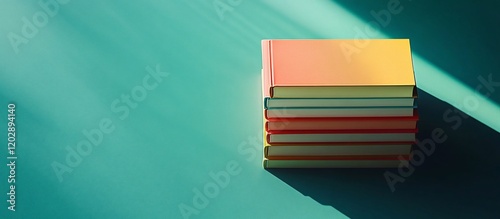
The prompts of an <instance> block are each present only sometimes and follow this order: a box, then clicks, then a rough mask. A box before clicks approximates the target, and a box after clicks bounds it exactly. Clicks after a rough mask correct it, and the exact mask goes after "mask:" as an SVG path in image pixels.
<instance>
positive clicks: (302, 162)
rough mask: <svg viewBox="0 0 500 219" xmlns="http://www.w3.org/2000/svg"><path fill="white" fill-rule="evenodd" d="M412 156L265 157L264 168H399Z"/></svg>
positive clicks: (407, 162)
mask: <svg viewBox="0 0 500 219" xmlns="http://www.w3.org/2000/svg"><path fill="white" fill-rule="evenodd" d="M409 159H410V156H403V157H401V156H344V157H342V156H338V157H323V158H315V157H294V159H290V158H287V159H264V160H263V166H264V168H397V167H399V166H400V165H403V166H407V165H408V164H409Z"/></svg>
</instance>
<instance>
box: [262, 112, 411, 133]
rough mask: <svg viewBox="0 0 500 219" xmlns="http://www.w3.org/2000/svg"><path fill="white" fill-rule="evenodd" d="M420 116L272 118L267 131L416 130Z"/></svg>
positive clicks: (265, 126)
mask: <svg viewBox="0 0 500 219" xmlns="http://www.w3.org/2000/svg"><path fill="white" fill-rule="evenodd" d="M417 121H418V114H416V112H415V114H414V115H413V116H403V117H337V118H270V119H268V120H265V121H264V129H265V130H266V131H288V130H296V131H298V130H359V129H415V128H416V127H417Z"/></svg>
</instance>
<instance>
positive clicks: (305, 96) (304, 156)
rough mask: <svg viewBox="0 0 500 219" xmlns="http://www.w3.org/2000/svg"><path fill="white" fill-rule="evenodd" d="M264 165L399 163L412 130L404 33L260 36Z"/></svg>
mask: <svg viewBox="0 0 500 219" xmlns="http://www.w3.org/2000/svg"><path fill="white" fill-rule="evenodd" d="M262 87H263V101H264V104H263V105H264V138H263V139H264V161H263V164H264V167H265V168H330V167H346V168H356V167H357V168H371V167H380V168H387V167H389V168H390V167H398V166H399V165H400V164H401V163H403V164H404V165H406V164H407V163H408V161H409V159H410V155H411V149H412V145H413V144H414V143H415V134H416V132H417V120H418V115H417V108H416V98H417V95H416V84H415V77H414V72H413V64H412V57H411V50H410V42H409V40H408V39H378V40H368V41H366V42H363V44H360V42H359V41H358V40H263V41H262Z"/></svg>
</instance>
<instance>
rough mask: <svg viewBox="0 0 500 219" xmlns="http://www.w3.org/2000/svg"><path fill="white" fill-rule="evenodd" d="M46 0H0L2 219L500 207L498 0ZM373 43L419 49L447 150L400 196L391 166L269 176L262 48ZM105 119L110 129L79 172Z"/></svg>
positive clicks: (430, 159) (424, 104) (327, 214)
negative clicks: (10, 132)
mask: <svg viewBox="0 0 500 219" xmlns="http://www.w3.org/2000/svg"><path fill="white" fill-rule="evenodd" d="M40 2H42V3H47V4H45V6H47V5H49V6H48V9H44V6H43V5H44V4H40ZM40 2H39V1H23V2H20V1H14V0H4V1H2V2H0V8H1V11H2V13H0V22H1V25H0V39H1V40H0V48H1V50H0V118H1V119H0V121H1V122H0V136H1V137H0V142H1V143H0V147H1V149H0V164H1V165H0V191H1V194H4V195H0V201H2V202H3V203H4V204H2V205H0V218H183V214H182V210H181V209H184V211H185V212H187V210H186V209H188V208H189V209H190V210H191V213H192V214H191V215H190V216H189V218H428V217H438V218H471V217H481V218H495V217H498V215H499V214H500V190H499V189H498V185H499V183H500V175H499V173H498V170H499V168H500V162H499V159H498V158H499V157H500V149H499V146H500V145H499V142H500V135H499V131H500V108H499V106H498V104H499V103H500V91H499V90H500V84H499V83H500V74H499V69H500V66H499V62H498V60H499V58H500V56H499V54H498V51H500V44H499V43H498V39H500V30H499V28H498V24H499V23H500V16H499V14H498V11H497V10H498V8H499V7H500V3H498V1H482V2H481V3H470V2H468V1H467V2H466V1H441V2H436V1H430V0H427V1H416V0H413V1H411V0H401V1H389V0H380V1H370V2H367V1H346V0H337V1H325V0H323V1H320V0H317V1H285V0H279V1H249V0H205V1H140V2H136V1H125V2H114V1H104V2H103V1H95V0H89V1H77V0H72V1H68V0H66V1H63V0H60V1H59V2H57V1H55V0H53V1H50V0H44V1H40ZM397 3H399V4H397ZM396 6H397V7H396ZM391 8H393V9H394V10H395V9H397V10H396V11H398V12H397V13H391V12H390V11H389V10H390V9H391ZM394 10H393V11H394ZM47 11H49V12H53V13H51V14H50V15H47ZM372 11H373V12H372ZM385 12H387V13H389V16H390V18H389V17H383V16H382V14H384V13H385ZM373 13H375V14H378V15H377V16H379V17H378V18H379V19H382V20H381V21H382V22H380V21H379V20H378V19H377V17H376V16H374V15H373ZM385 15H387V14H385ZM44 16H45V17H44ZM381 16H382V17H381ZM45 18H46V19H45ZM24 19H27V20H28V22H29V23H33V22H35V24H33V26H34V28H35V29H36V30H35V29H33V28H32V29H30V28H27V29H26V26H27V25H28V26H29V24H27V23H26V20H24ZM33 19H35V21H33ZM37 24H38V25H37ZM369 25H372V26H369ZM376 25H378V27H379V28H378V30H376V29H373V28H372V27H377V26H376ZM23 28H25V29H24V30H23ZM367 31H368V32H367ZM23 32H24V34H23ZM14 35H15V36H16V37H17V38H15V39H16V40H14V41H13V40H12V39H14V38H13V37H14ZM365 37H367V38H409V39H410V40H411V45H412V49H413V52H414V54H413V58H414V64H415V73H416V78H417V83H418V86H419V88H420V89H421V90H419V95H420V97H419V100H418V101H419V102H418V105H419V111H420V116H421V122H420V124H419V129H420V132H419V136H418V137H419V139H420V140H425V139H429V138H431V137H432V133H433V132H434V131H435V130H436V129H439V130H442V131H443V132H444V133H445V135H446V137H447V138H446V139H447V140H446V141H445V142H443V143H436V150H435V152H433V153H432V154H431V155H429V156H426V157H425V161H424V162H423V164H421V165H417V166H415V168H414V172H412V173H411V174H408V176H406V177H404V182H400V183H397V184H396V185H395V190H394V191H391V187H390V186H389V185H388V183H387V181H386V178H385V177H384V173H386V171H391V172H393V173H398V170H384V169H374V170H371V169H368V170H366V169H332V170H272V171H267V170H264V169H263V168H262V165H261V160H262V155H261V154H262V149H261V147H262V143H261V142H262V103H261V102H262V100H261V85H260V69H261V55H260V40H261V39H274V38H286V39H299V38H345V39H351V38H356V39H360V43H362V42H366V41H363V38H365ZM13 42H14V43H13ZM15 42H18V43H19V44H18V45H17V44H16V43H15ZM148 66H149V67H148ZM148 68H150V69H153V71H154V72H159V73H157V75H155V76H152V75H151V73H150V71H148ZM162 72H163V73H162ZM158 74H159V75H158ZM167 74H168V75H167ZM148 75H149V76H148ZM485 80H486V81H488V80H490V81H494V83H493V82H491V83H490V84H489V86H486V85H485V84H484V81H485ZM144 81H147V82H146V83H147V84H146V85H147V86H145V84H144V83H145V82H144ZM148 84H149V85H151V86H149V85H148ZM153 85H156V86H153ZM478 86H482V87H481V89H480V93H477V92H475V89H477V87H478ZM146 87H149V88H150V89H146ZM153 87H154V88H153ZM134 95H135V96H136V98H135V100H134V97H130V96H134ZM127 96H129V98H132V101H131V102H130V103H128V104H127V102H125V99H123V98H127ZM8 103H15V104H16V106H17V109H16V130H17V148H16V155H17V156H18V160H17V161H16V184H15V185H16V211H15V212H11V211H9V210H7V207H8V203H7V202H6V201H5V200H7V199H8V196H7V195H6V193H7V192H9V189H8V186H9V184H8V183H7V177H8V174H9V173H8V170H7V166H6V164H7V163H8V160H7V156H8V155H7V137H6V136H7V104H8ZM2 112H3V113H2ZM462 112H464V113H462ZM101 121H107V122H108V123H110V124H107V125H105V126H109V127H111V128H110V129H112V130H110V131H109V133H102V138H97V137H96V139H98V140H97V141H96V144H95V145H93V146H91V149H89V147H87V148H86V149H85V150H86V151H85V153H87V154H86V155H80V156H79V157H80V159H77V158H74V157H73V158H72V159H73V160H71V159H70V163H68V162H67V161H66V159H67V157H68V156H72V153H75V151H76V150H77V149H78V147H80V148H83V146H84V145H83V144H84V143H81V142H85V141H86V139H87V137H86V135H85V134H84V133H88V132H93V133H95V132H96V131H93V130H95V129H98V128H99V127H100V126H101V125H100V123H101ZM2 127H3V128H2ZM99 132H102V131H99ZM95 136H99V135H98V134H97V135H94V137H95ZM99 139H100V140H99ZM87 141H88V140H87ZM78 145H80V146H78ZM73 155H74V154H73ZM59 164H60V165H59ZM54 165H56V166H57V167H58V168H59V170H60V171H61V169H60V168H61V165H64V166H65V167H66V169H65V170H67V172H64V173H62V174H59V175H60V176H61V178H58V174H57V172H56V171H55V170H54ZM228 165H229V166H228ZM227 170H230V171H227ZM69 171H71V172H69ZM220 171H226V172H227V173H222V175H223V176H227V178H224V179H227V180H225V182H224V183H219V186H216V187H213V185H216V183H217V181H216V180H214V179H213V177H211V175H213V174H221V173H220ZM229 172H231V173H233V174H231V173H229ZM224 174H227V175H224ZM205 187H206V188H208V190H207V191H208V192H209V196H211V197H206V195H203V196H205V197H204V198H200V197H199V196H200V195H199V194H198V193H197V191H201V192H203V191H204V189H205ZM193 199H194V202H197V203H193ZM204 199H206V200H204ZM185 214H188V213H185ZM184 216H185V215H184Z"/></svg>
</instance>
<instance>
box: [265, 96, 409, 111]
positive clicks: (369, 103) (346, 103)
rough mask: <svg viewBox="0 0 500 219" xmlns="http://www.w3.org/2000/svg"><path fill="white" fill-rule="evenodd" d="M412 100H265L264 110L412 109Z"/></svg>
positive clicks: (266, 98)
mask: <svg viewBox="0 0 500 219" xmlns="http://www.w3.org/2000/svg"><path fill="white" fill-rule="evenodd" d="M414 105H415V97H412V98H269V97H265V98H264V108H265V109H273V108H329V107H377V106H393V107H412V106H414Z"/></svg>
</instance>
